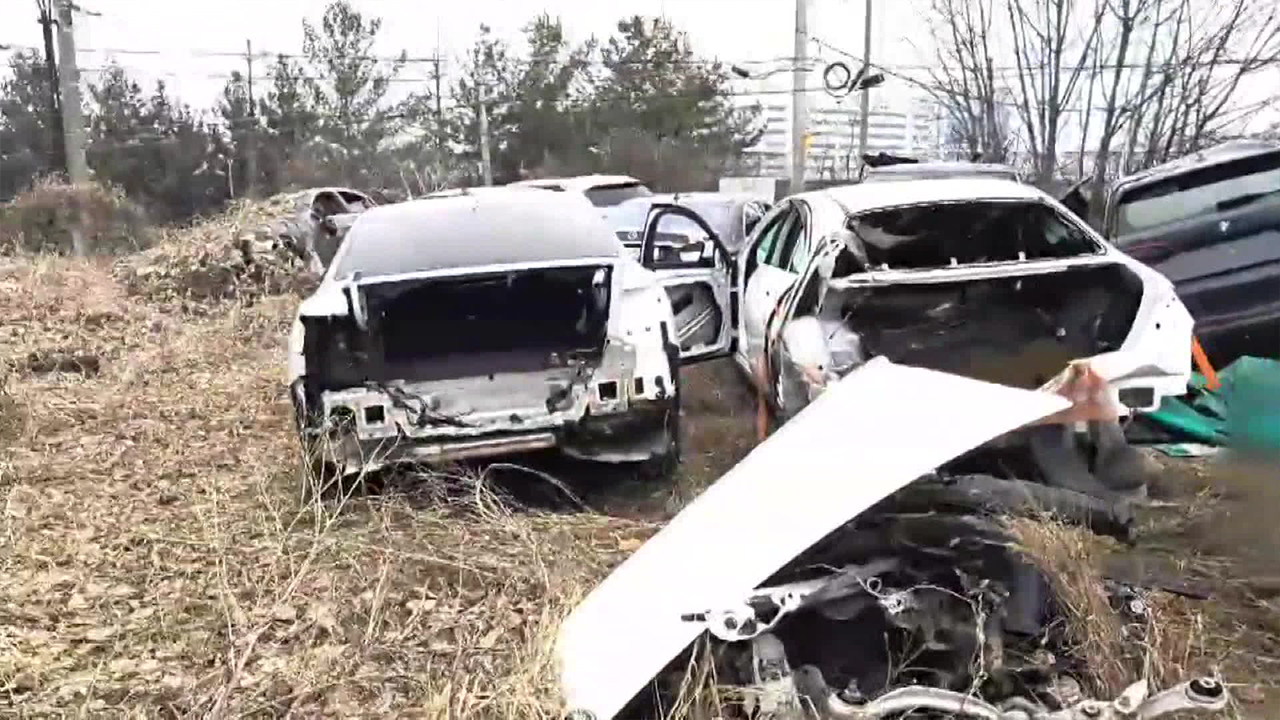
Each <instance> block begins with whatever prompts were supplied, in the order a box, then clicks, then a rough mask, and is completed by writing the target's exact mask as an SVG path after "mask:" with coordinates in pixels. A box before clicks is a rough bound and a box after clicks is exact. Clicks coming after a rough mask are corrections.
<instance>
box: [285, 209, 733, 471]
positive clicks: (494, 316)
mask: <svg viewBox="0 0 1280 720" xmlns="http://www.w3.org/2000/svg"><path fill="white" fill-rule="evenodd" d="M727 257H728V255H727V253H724V252H719V253H717V254H716V255H715V257H714V259H712V260H711V261H710V262H709V263H708V264H707V266H706V267H704V268H702V269H701V270H700V271H698V270H694V271H690V270H689V269H687V268H685V269H684V270H682V271H680V272H670V271H659V272H653V271H651V270H648V269H645V268H644V267H642V266H641V265H640V264H638V263H637V262H636V261H635V260H634V259H632V258H630V257H629V255H628V253H626V252H625V251H624V250H623V248H622V245H621V244H620V243H619V242H618V240H617V238H616V237H615V236H614V234H613V232H612V231H611V230H610V229H609V228H608V227H607V226H606V224H605V223H604V221H603V219H602V218H601V217H600V216H599V213H598V212H597V211H596V210H595V209H594V208H593V207H592V206H591V205H589V204H588V203H584V202H582V201H581V199H580V198H578V199H577V200H576V201H575V199H574V198H572V197H567V196H563V195H558V194H554V193H547V192H540V191H534V190H529V189H523V188H483V189H476V190H469V191H464V192H453V193H442V194H440V195H438V196H435V197H431V198H425V199H420V200H415V201H410V202H405V203H399V204H395V205H389V206H384V207H376V208H373V209H370V210H368V211H366V212H364V213H362V214H360V215H359V216H358V217H357V218H356V220H355V222H354V223H353V224H352V226H351V228H350V230H349V231H348V232H347V234H346V237H345V238H344V240H343V242H342V245H341V246H340V247H339V249H338V251H337V253H336V255H335V256H334V259H333V261H332V263H330V265H329V267H328V269H327V271H326V273H325V275H324V276H323V279H322V281H321V284H320V286H319V288H318V289H317V290H316V291H315V293H314V294H313V295H312V296H311V297H309V298H307V299H306V301H304V302H303V303H302V305H301V307H300V308H299V310H298V316H297V320H296V321H295V323H294V326H293V333H292V336H291V338H290V343H289V361H288V373H289V383H290V389H291V396H292V400H293V404H294V408H295V410H296V414H297V422H298V430H299V432H300V433H301V434H302V436H303V439H304V441H305V444H306V445H307V446H308V448H310V449H312V450H314V451H315V452H316V453H317V459H318V461H320V462H325V463H328V464H329V465H331V466H336V469H338V470H339V471H341V472H343V473H351V472H356V471H359V470H361V469H373V468H376V467H379V466H382V465H385V464H387V463H396V462H405V461H446V460H454V459H461V458H468V457H480V456H489V455H498V454H507V453H514V452H519V451H526V450H535V449H540V448H552V447H555V448H559V449H561V450H562V451H564V452H566V453H569V454H572V455H575V456H578V457H582V458H587V459H595V460H601V461H608V462H636V461H644V462H649V463H651V464H653V465H654V466H656V467H659V468H669V467H670V466H671V461H672V460H673V459H674V458H675V457H676V454H677V452H678V433H677V431H676V425H677V421H678V408H679V380H678V366H679V365H680V364H681V363H682V362H693V361H695V360H698V359H700V358H702V357H708V356H710V354H711V353H708V352H705V349H704V348H698V347H694V346H691V345H689V344H688V343H685V348H686V349H685V351H683V352H682V351H681V350H680V348H679V339H680V337H681V336H682V334H683V333H684V332H685V331H684V330H683V329H682V327H681V323H682V322H686V323H687V322H688V320H687V318H685V315H684V314H682V311H681V309H680V308H676V309H675V312H673V308H672V303H671V301H670V300H669V299H668V295H667V292H666V291H667V290H669V291H671V292H678V291H679V288H681V287H684V286H687V285H690V284H694V285H696V284H698V283H699V282H700V280H699V276H700V274H701V275H702V276H706V275H708V274H710V273H713V272H717V271H718V270H720V269H722V268H724V267H725V264H726V262H727V260H726V259H725V258H727ZM682 318H685V319H683V320H682Z"/></svg>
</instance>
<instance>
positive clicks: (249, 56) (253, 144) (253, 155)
mask: <svg viewBox="0 0 1280 720" xmlns="http://www.w3.org/2000/svg"><path fill="white" fill-rule="evenodd" d="M244 63H245V65H246V68H245V69H246V72H247V74H246V80H247V85H248V88H247V89H248V91H249V123H248V125H249V127H248V128H247V130H246V132H245V141H244V145H245V156H244V194H245V197H248V198H253V197H254V196H255V190H256V187H257V180H258V108H257V105H256V104H255V101H254V99H253V41H252V40H249V39H248V38H245V41H244Z"/></svg>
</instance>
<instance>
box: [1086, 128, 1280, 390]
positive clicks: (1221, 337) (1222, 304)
mask: <svg viewBox="0 0 1280 720" xmlns="http://www.w3.org/2000/svg"><path fill="white" fill-rule="evenodd" d="M1103 228H1104V230H1105V234H1106V236H1107V237H1108V238H1109V239H1110V240H1111V242H1112V243H1113V244H1115V245H1116V246H1117V247H1119V248H1120V249H1121V250H1123V251H1124V252H1126V253H1128V254H1129V255H1131V256H1132V257H1134V258H1136V259H1138V260H1141V261H1142V262H1144V263H1146V264H1147V265H1150V266H1151V267H1153V268H1155V269H1156V270H1158V271H1160V272H1161V273H1163V274H1164V275H1165V276H1166V277H1168V278H1169V279H1170V280H1172V281H1173V282H1174V285H1175V286H1176V287H1177V290H1178V295H1179V296H1180V297H1181V298H1182V301H1183V303H1185V304H1186V306H1187V308H1188V309H1189V310H1190V311H1191V314H1192V316H1193V317H1194V318H1195V321H1196V330H1195V332H1196V336H1197V337H1198V338H1199V339H1200V341H1201V343H1203V344H1204V345H1205V347H1206V349H1208V351H1209V354H1210V357H1211V359H1212V360H1214V362H1215V363H1216V364H1225V363H1227V362H1229V361H1230V360H1231V359H1233V358H1234V357H1236V356H1238V355H1240V354H1259V355H1268V356H1271V355H1275V354H1276V352H1277V351H1280V143H1276V142H1267V141H1260V140H1237V141H1231V142H1227V143H1223V144H1221V145H1216V146H1214V147H1211V148H1208V149H1206V150H1202V151H1200V152H1197V153H1193V154H1191V155H1188V156H1186V157H1182V158H1179V159H1177V160H1174V161H1172V162H1168V163H1165V164H1164V165H1159V166H1156V167H1153V168H1151V169H1149V170H1144V171H1142V172H1140V173H1137V174H1135V175H1130V176H1128V177H1125V178H1121V179H1120V180H1117V181H1116V182H1115V183H1114V184H1113V185H1112V186H1111V188H1110V190H1109V191H1108V193H1107V197H1106V205H1105V208H1104V211H1103Z"/></svg>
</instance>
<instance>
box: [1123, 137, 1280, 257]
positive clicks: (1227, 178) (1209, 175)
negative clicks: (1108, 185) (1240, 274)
mask: <svg viewBox="0 0 1280 720" xmlns="http://www.w3.org/2000/svg"><path fill="white" fill-rule="evenodd" d="M1276 188H1280V152H1274V153H1268V154H1266V155H1260V156H1254V157H1250V158H1244V159H1242V160H1236V161H1234V162H1229V163H1222V164H1220V165H1213V166H1210V167H1206V168H1202V169H1200V170H1196V171H1193V172H1189V173H1186V174H1183V175H1180V176H1177V177H1173V178H1169V179H1168V180H1164V181H1161V182H1158V183H1154V184H1152V185H1147V186H1145V187H1142V188H1138V189H1136V190H1132V191H1130V192H1127V193H1124V194H1123V195H1122V196H1121V197H1120V199H1119V201H1118V202H1117V204H1116V217H1115V224H1114V233H1115V234H1116V235H1117V236H1124V235H1131V234H1134V233H1139V232H1142V231H1144V230H1150V229H1153V228H1158V227H1160V226H1162V225H1168V224H1170V223H1175V222H1178V221H1180V220H1189V219H1191V218H1195V217H1200V216H1202V215H1211V214H1213V213H1216V212H1220V211H1222V210H1227V209H1230V208H1232V207H1237V206H1240V205H1242V204H1245V203H1247V202H1248V201H1249V200H1250V199H1252V197H1253V196H1255V195H1258V194H1259V193H1263V194H1265V193H1269V192H1271V191H1274V190H1275V189H1276ZM1121 244H1122V245H1123V242H1121Z"/></svg>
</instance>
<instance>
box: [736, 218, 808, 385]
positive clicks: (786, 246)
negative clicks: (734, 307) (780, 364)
mask: <svg viewBox="0 0 1280 720" xmlns="http://www.w3.org/2000/svg"><path fill="white" fill-rule="evenodd" d="M784 212H785V214H786V218H785V219H783V220H782V221H781V222H780V223H779V224H778V226H777V228H776V234H775V235H772V236H770V235H769V233H770V232H775V228H769V227H766V228H765V229H764V232H762V233H761V237H760V238H759V242H756V243H753V244H752V245H751V247H749V248H748V251H749V252H750V253H753V254H755V257H754V258H749V259H748V266H749V267H750V266H752V265H754V267H753V268H752V271H751V274H750V277H748V278H747V279H746V282H745V289H744V290H743V294H742V313H741V314H742V332H741V333H740V335H739V338H738V344H739V346H740V347H741V350H740V352H739V360H738V362H739V364H740V365H742V366H744V368H745V369H746V370H747V372H748V373H749V374H750V375H751V377H752V379H753V380H754V381H756V382H765V381H764V380H763V379H762V378H761V377H760V372H761V370H763V369H764V365H763V364H762V363H763V360H764V351H765V345H766V337H767V333H768V326H769V323H770V320H771V319H772V318H773V317H774V316H775V314H776V313H775V311H776V309H777V306H778V303H779V302H781V300H782V299H783V296H784V294H785V293H786V291H787V290H788V288H790V287H791V286H792V284H794V283H795V281H796V279H797V278H798V277H799V275H798V274H797V273H795V272H792V271H791V270H790V261H791V253H792V251H793V250H794V249H795V246H796V244H797V242H798V241H799V240H801V239H803V240H804V243H803V244H805V245H807V242H808V239H807V238H808V236H807V233H808V230H809V229H808V227H807V219H808V218H807V217H806V216H805V212H804V208H803V207H802V206H801V205H800V204H799V203H796V202H791V203H788V207H787V208H786V210H785V211H784ZM765 385H766V386H767V382H765Z"/></svg>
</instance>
